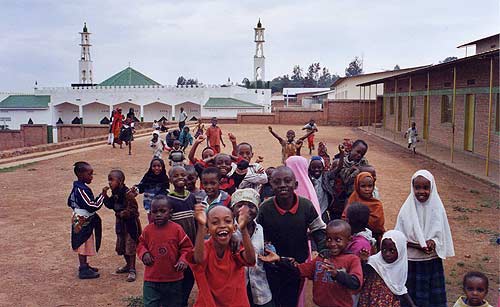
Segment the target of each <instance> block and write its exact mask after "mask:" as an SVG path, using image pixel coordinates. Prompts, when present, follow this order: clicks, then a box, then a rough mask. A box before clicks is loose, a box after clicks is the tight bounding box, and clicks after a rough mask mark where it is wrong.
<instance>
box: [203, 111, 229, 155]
mask: <svg viewBox="0 0 500 307" xmlns="http://www.w3.org/2000/svg"><path fill="white" fill-rule="evenodd" d="M211 122H212V125H211V126H210V127H208V129H207V133H206V136H207V146H208V147H211V148H212V149H213V150H214V152H215V154H218V153H220V144H222V146H224V147H226V144H224V140H223V139H222V130H221V129H220V128H219V126H217V117H212V121H211Z"/></svg>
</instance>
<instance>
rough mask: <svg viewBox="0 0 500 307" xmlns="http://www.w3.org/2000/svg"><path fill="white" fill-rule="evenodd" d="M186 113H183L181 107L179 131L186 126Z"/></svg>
mask: <svg viewBox="0 0 500 307" xmlns="http://www.w3.org/2000/svg"><path fill="white" fill-rule="evenodd" d="M187 117H188V115H187V113H186V111H184V108H183V107H181V113H180V114H179V131H182V129H183V128H184V126H185V125H186V120H187Z"/></svg>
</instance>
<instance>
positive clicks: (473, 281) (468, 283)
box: [464, 276, 488, 306]
mask: <svg viewBox="0 0 500 307" xmlns="http://www.w3.org/2000/svg"><path fill="white" fill-rule="evenodd" d="M464 292H465V295H466V296H467V303H468V304H469V305H470V306H481V305H483V304H484V298H485V297H486V295H487V294H488V287H487V285H486V281H485V280H484V279H483V278H481V277H478V276H471V277H468V278H467V279H466V280H465V283H464Z"/></svg>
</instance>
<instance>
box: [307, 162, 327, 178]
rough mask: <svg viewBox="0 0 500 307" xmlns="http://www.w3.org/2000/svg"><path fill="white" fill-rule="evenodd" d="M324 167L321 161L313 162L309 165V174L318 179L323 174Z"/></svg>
mask: <svg viewBox="0 0 500 307" xmlns="http://www.w3.org/2000/svg"><path fill="white" fill-rule="evenodd" d="M323 170H324V167H323V163H322V162H321V161H320V160H313V161H311V163H310V164H309V174H310V175H311V176H313V177H314V178H316V179H318V178H319V176H321V174H322V173H323Z"/></svg>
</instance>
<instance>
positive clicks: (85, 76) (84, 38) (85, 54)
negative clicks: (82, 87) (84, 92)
mask: <svg viewBox="0 0 500 307" xmlns="http://www.w3.org/2000/svg"><path fill="white" fill-rule="evenodd" d="M90 34H92V33H90V32H89V31H88V29H87V23H86V22H84V23H83V30H82V32H80V37H81V42H80V47H81V55H80V61H79V63H78V64H79V65H78V67H79V73H78V75H79V78H78V79H79V80H80V84H92V81H93V77H92V75H93V73H92V59H91V58H90V46H92V45H91V44H90Z"/></svg>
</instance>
